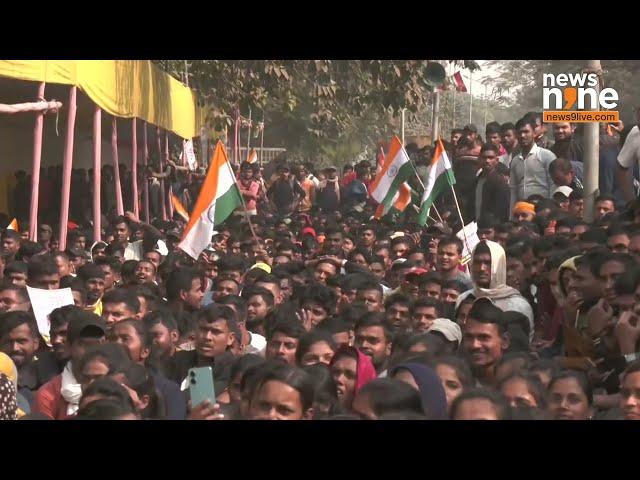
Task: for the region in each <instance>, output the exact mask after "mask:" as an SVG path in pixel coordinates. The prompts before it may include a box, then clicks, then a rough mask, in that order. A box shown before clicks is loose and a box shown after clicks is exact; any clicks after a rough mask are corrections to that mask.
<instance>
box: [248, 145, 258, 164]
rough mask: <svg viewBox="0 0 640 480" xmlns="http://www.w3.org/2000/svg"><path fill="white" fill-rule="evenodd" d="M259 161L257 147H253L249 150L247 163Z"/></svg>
mask: <svg viewBox="0 0 640 480" xmlns="http://www.w3.org/2000/svg"><path fill="white" fill-rule="evenodd" d="M257 161H258V154H257V153H256V150H255V148H252V149H251V150H250V151H249V156H248V157H247V163H256V162H257Z"/></svg>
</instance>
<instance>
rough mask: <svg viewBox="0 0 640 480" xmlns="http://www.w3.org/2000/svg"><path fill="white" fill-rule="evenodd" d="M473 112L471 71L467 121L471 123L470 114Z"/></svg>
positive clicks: (471, 74) (470, 75) (471, 75)
mask: <svg viewBox="0 0 640 480" xmlns="http://www.w3.org/2000/svg"><path fill="white" fill-rule="evenodd" d="M472 113H473V72H471V73H470V74H469V123H473V121H472V120H471V115H472Z"/></svg>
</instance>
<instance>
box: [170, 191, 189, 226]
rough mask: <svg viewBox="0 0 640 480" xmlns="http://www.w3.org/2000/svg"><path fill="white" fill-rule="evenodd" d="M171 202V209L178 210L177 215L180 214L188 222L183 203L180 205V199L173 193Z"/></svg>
mask: <svg viewBox="0 0 640 480" xmlns="http://www.w3.org/2000/svg"><path fill="white" fill-rule="evenodd" d="M171 203H172V205H173V209H174V210H175V211H176V212H178V215H180V216H181V217H182V218H184V219H185V221H186V222H188V221H189V214H188V213H187V209H186V208H184V205H182V202H181V201H180V199H179V198H178V197H176V196H175V195H174V194H173V193H172V194H171Z"/></svg>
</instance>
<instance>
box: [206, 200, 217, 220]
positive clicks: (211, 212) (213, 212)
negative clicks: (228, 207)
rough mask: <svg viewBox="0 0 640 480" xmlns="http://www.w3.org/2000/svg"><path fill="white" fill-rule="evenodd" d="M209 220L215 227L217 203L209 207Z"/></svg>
mask: <svg viewBox="0 0 640 480" xmlns="http://www.w3.org/2000/svg"><path fill="white" fill-rule="evenodd" d="M207 218H208V219H209V221H210V222H211V223H212V224H213V225H215V224H216V221H215V219H216V203H215V202H213V205H211V206H210V207H209V209H208V210H207Z"/></svg>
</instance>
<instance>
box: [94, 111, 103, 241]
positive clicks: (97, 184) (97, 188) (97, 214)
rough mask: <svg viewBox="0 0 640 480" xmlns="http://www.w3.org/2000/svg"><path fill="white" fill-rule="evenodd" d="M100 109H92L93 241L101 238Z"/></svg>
mask: <svg viewBox="0 0 640 480" xmlns="http://www.w3.org/2000/svg"><path fill="white" fill-rule="evenodd" d="M101 169H102V110H100V107H98V106H97V105H96V106H95V109H94V111H93V241H94V242H99V241H100V240H102V225H101V222H102V214H101V213H102V212H101V209H100V201H101V195H102V191H101V186H102V184H101V182H102V170H101Z"/></svg>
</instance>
